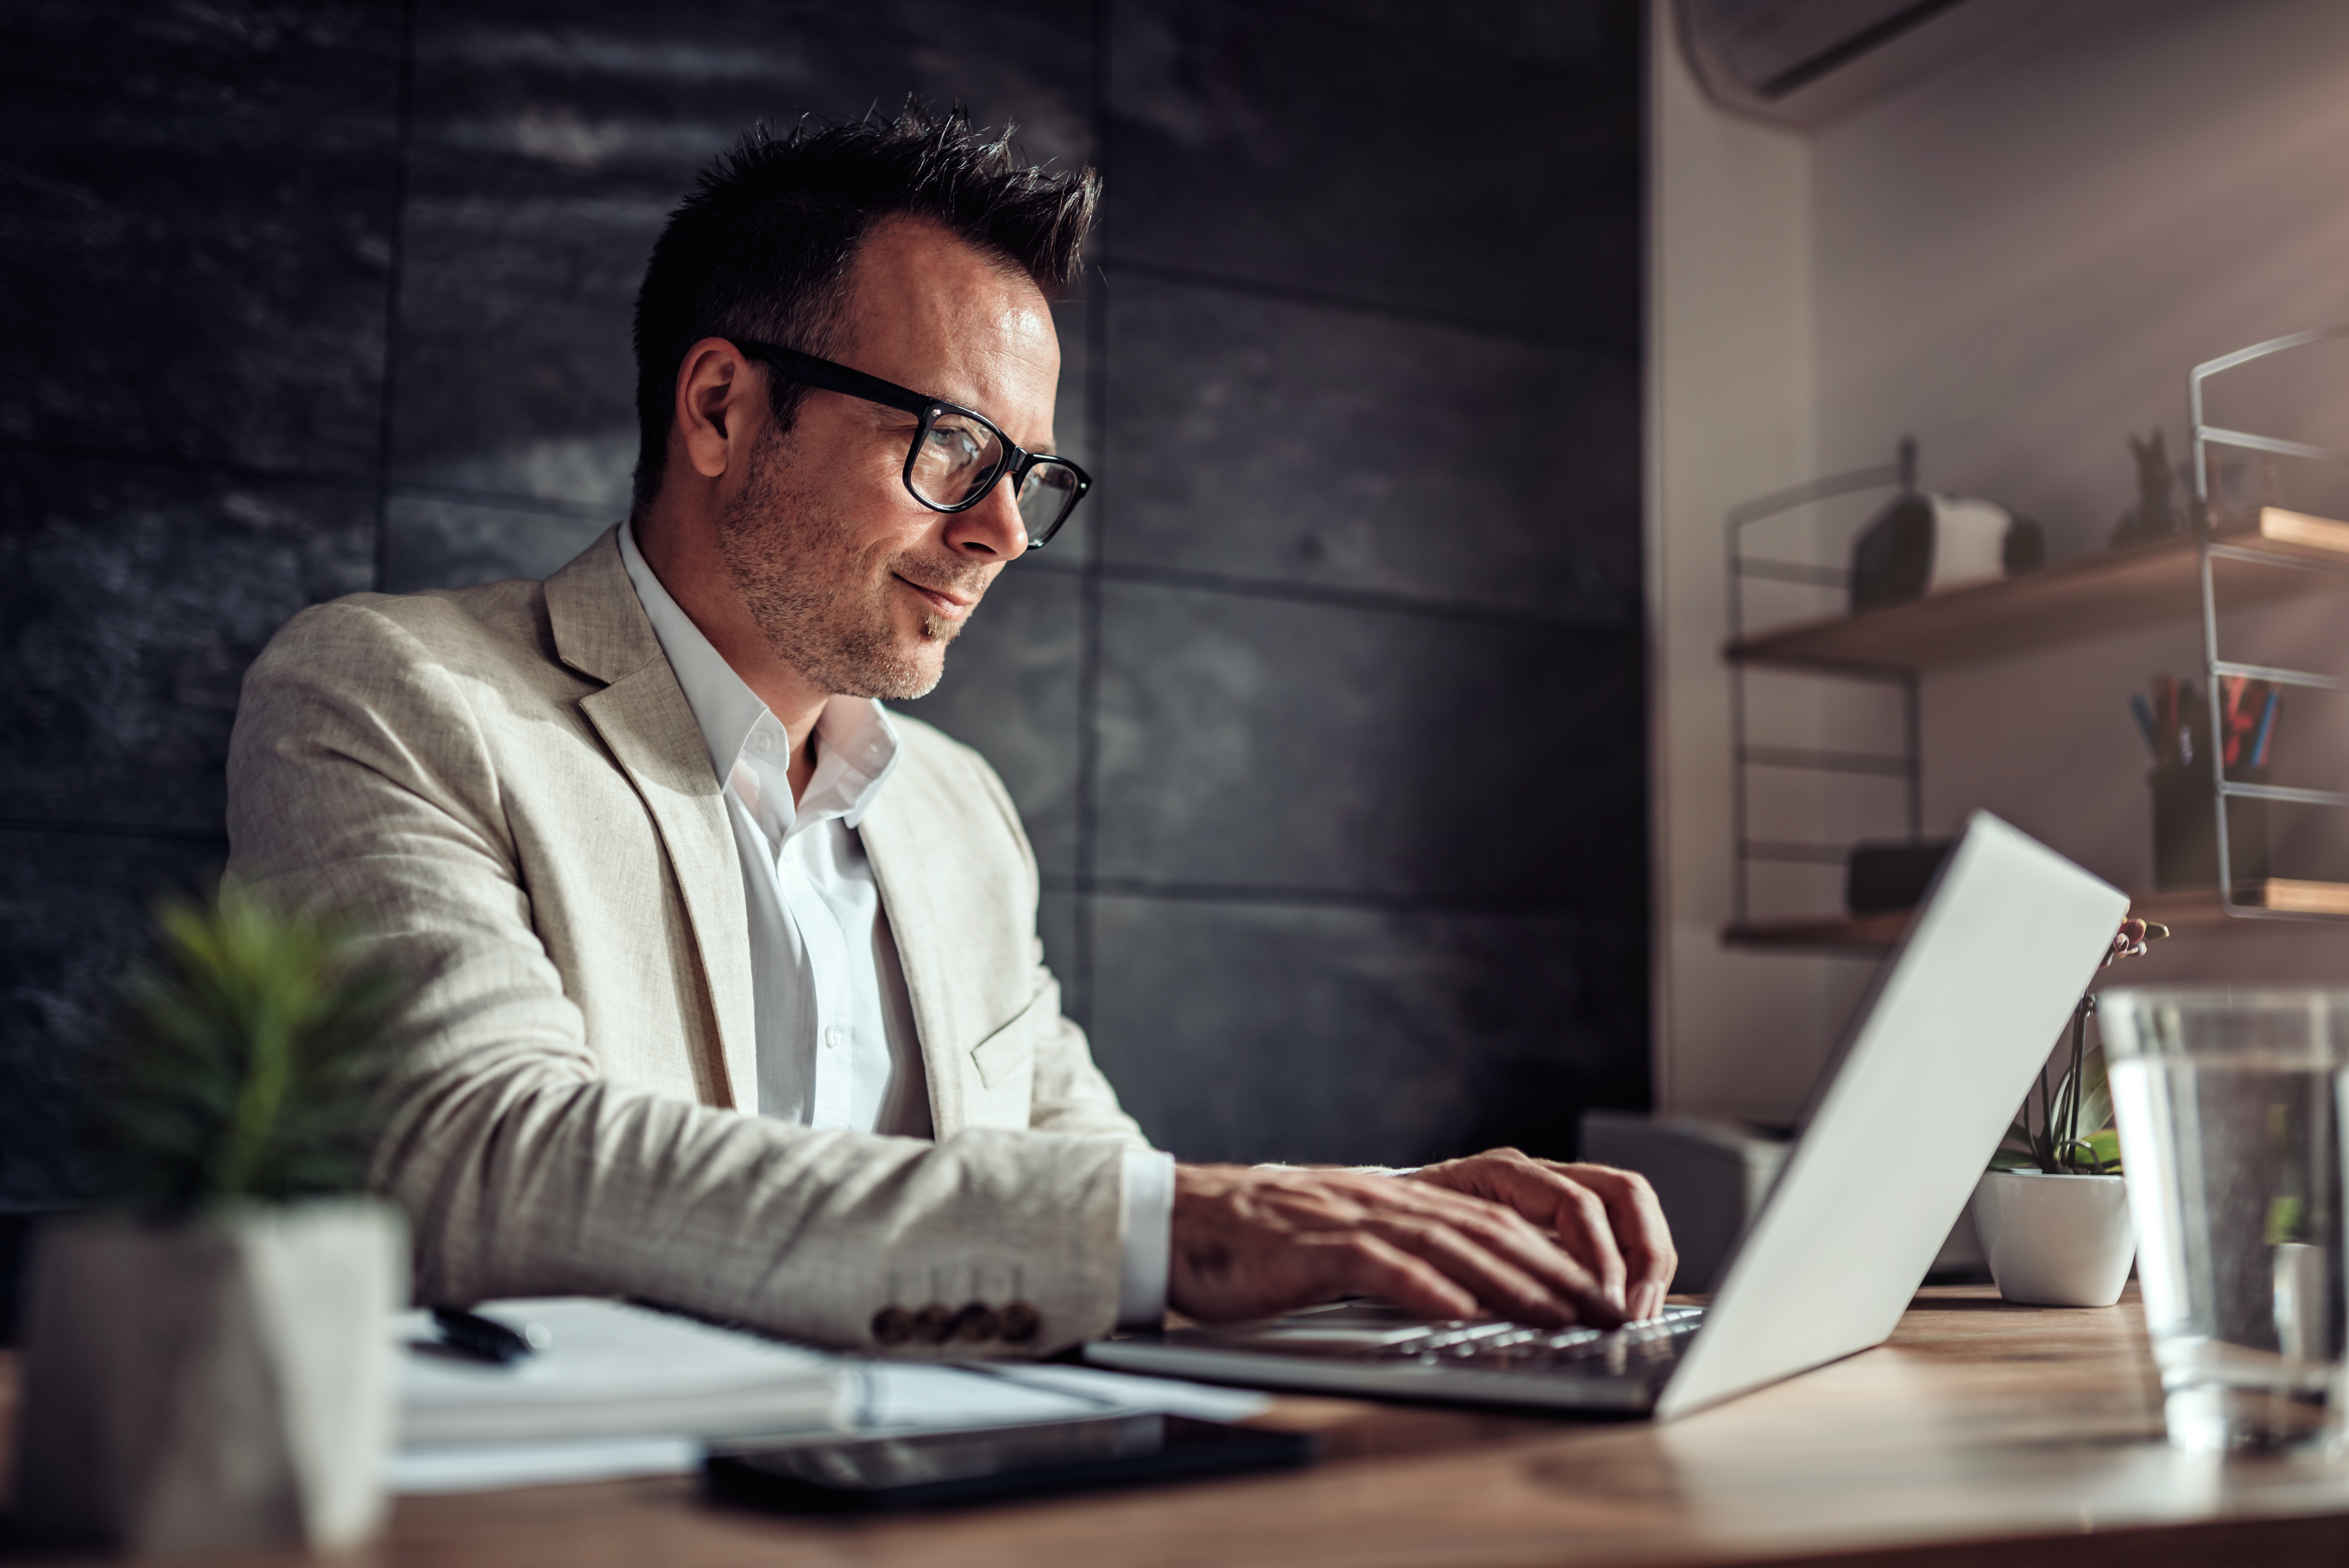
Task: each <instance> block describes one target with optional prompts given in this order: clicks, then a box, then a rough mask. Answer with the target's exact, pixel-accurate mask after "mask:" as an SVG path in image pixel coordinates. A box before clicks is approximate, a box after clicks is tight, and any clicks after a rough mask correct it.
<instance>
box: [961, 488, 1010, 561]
mask: <svg viewBox="0 0 2349 1568" xmlns="http://www.w3.org/2000/svg"><path fill="white" fill-rule="evenodd" d="M947 545H948V546H949V547H950V548H952V549H953V550H954V551H955V552H957V554H961V555H975V556H978V557H981V558H992V559H995V560H998V561H1015V560H1017V559H1019V557H1020V556H1022V555H1024V554H1026V553H1027V552H1028V525H1027V522H1026V521H1024V520H1023V519H1022V518H1021V517H1020V515H1019V496H1018V494H1017V493H1016V492H1015V491H1014V490H1013V489H1012V487H1011V478H1010V476H1009V475H1008V474H1007V475H1005V476H1004V477H1003V478H1002V479H999V480H996V481H995V483H994V485H993V486H992V487H991V488H989V489H988V492H987V496H986V499H985V500H981V501H980V502H979V503H978V505H977V506H975V507H972V508H971V509H970V510H969V511H958V512H955V513H953V514H951V515H950V516H949V517H948V518H947Z"/></svg>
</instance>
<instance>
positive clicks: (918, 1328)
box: [914, 1301, 955, 1345]
mask: <svg viewBox="0 0 2349 1568" xmlns="http://www.w3.org/2000/svg"><path fill="white" fill-rule="evenodd" d="M954 1322H955V1315H954V1313H953V1312H952V1311H951V1310H950V1309H949V1308H948V1307H947V1305H946V1304H945V1303H944V1302H937V1301H934V1302H932V1303H930V1305H927V1306H926V1307H924V1308H922V1310H921V1311H919V1312H917V1313H916V1314H914V1332H915V1333H916V1334H917V1335H919V1336H921V1337H922V1339H923V1340H924V1341H925V1342H926V1343H927V1344H931V1345H944V1344H945V1343H946V1342H947V1335H949V1334H952V1333H953V1332H954Z"/></svg>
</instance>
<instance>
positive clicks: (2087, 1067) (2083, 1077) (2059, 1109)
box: [1990, 933, 2166, 1176]
mask: <svg viewBox="0 0 2349 1568" xmlns="http://www.w3.org/2000/svg"><path fill="white" fill-rule="evenodd" d="M2165 934H2166V933H2165ZM2095 1010H2096V999H2095V997H2094V996H2083V997H2081V998H2080V1005H2079V1006H2078V1007H2076V1008H2075V1009H2074V1010H2073V1013H2072V1060H2071V1063H2070V1065H2069V1066H2068V1067H2066V1068H2064V1075H2063V1076H2062V1077H2061V1078H2057V1079H2056V1080H2055V1087H2054V1088H2053V1089H2052V1090H2051V1089H2050V1088H2048V1087H2047V1075H2046V1074H2045V1073H2044V1072H2043V1073H2041V1074H2040V1075H2039V1083H2038V1086H2037V1087H2038V1091H2039V1092H2038V1096H2037V1099H2038V1109H2039V1119H2038V1122H2037V1124H2036V1125H2035V1126H2034V1125H2033V1121H2032V1116H2031V1111H2032V1102H2031V1100H2029V1099H2025V1100H2024V1101H2023V1109H2022V1110H2021V1111H2019V1112H2017V1113H2016V1116H2015V1119H2014V1125H2013V1126H2012V1127H2010V1128H2008V1129H2007V1130H2006V1137H2005V1138H2004V1140H2002V1141H2001V1142H2000V1144H1999V1146H1998V1152H1997V1153H1996V1154H1994V1155H1992V1157H1991V1162H1990V1168H1991V1169H1992V1170H1993V1171H2042V1172H2044V1173H2045V1174H2047V1175H2049V1176H2116V1175H2118V1174H2119V1173H2120V1169H2121V1140H2120V1134H2119V1133H2118V1132H2116V1131H2115V1130H2114V1129H2113V1095H2112V1088H2111V1086H2110V1085H2109V1084H2108V1083H2107V1082H2106V1078H2105V1058H2104V1053H2103V1052H2101V1051H2091V1050H2089V1049H2088V1048H2087V1035H2088V1015H2089V1014H2091V1013H2093V1012H2095Z"/></svg>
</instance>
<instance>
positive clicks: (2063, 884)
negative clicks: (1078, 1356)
mask: <svg viewBox="0 0 2349 1568" xmlns="http://www.w3.org/2000/svg"><path fill="white" fill-rule="evenodd" d="M2127 913H2128V897H2127V894H2125V893H2123V892H2120V891H2119V890H2117V889H2116V888H2113V887H2111V886H2109V885H2107V884H2106V883H2105V882H2101V881H2099V880H2097V879H2096V878H2095V877H2093V876H2091V875H2089V874H2088V873H2087V872H2085V871H2082V870H2081V869H2080V868H2079V867H2077V866H2075V865H2074V864H2073V863H2072V862H2071V861H2067V860H2065V859H2064V857H2063V856H2061V855H2058V854H2056V853H2055V852H2054V851H2052V850H2050V849H2048V848H2046V847H2045V846H2044V845H2042V844H2040V843H2037V842H2036V841H2033V840H2032V839H2030V838H2028V837H2026V836H2025V835H2024V834H2023V833H2022V832H2020V831H2018V830H2015V829H2014V828H2013V827H2011V826H2009V825H2008V824H2007V823H2005V822H2002V821H2001V820H1999V819H1997V818H1996V817H1993V816H1992V815H1990V814H1989V813H1988V812H1986V811H1977V812H1975V813H1974V814H1973V816H1972V817H1971V819H1970V820H1968V821H1967V823H1966V828H1965V831H1964V833H1963V834H1962V835H1961V838H1960V839H1959V841H1958V842H1957V844H1956V846H1955V847H1954V849H1953V850H1952V851H1951V854H1950V856H1949V858H1948V860H1947V861H1944V862H1943V864H1942V867H1941V870H1940V874H1939V875H1938V876H1937V877H1936V878H1935V880H1934V882H1933V885H1932V887H1931V888H1930V890H1929V891H1928V892H1927V894H1926V897H1925V902H1924V903H1923V905H1922V906H1921V907H1920V909H1919V911H1918V913H1917V916H1916V918H1915V919H1914V920H1912V921H1911V922H1910V923H1909V929H1908V932H1907V934H1905V935H1904V936H1903V937H1902V939H1901V941H1900V943H1899V946H1898V947H1897V948H1895V950H1894V951H1893V954H1892V956H1891V957H1890V958H1889V960H1887V961H1886V963H1885V965H1883V967H1882V968H1881V969H1880V970H1879V971H1878V974H1877V976H1876V982H1875V984H1874V985H1873V986H1872V987H1871V988H1870V990H1869V992H1868V995H1867V996H1866V997H1865V998H1864V999H1863V1000H1862V1002H1861V1003H1860V1005H1859V1006H1858V1008H1857V1010H1856V1011H1855V1012H1854V1014H1853V1016H1852V1021H1851V1023H1850V1024H1849V1025H1848V1026H1847V1027H1846V1029H1845V1032H1844V1037H1843V1040H1842V1043H1841V1046H1840V1048H1839V1049H1838V1051H1837V1054H1836V1056H1835V1057H1834V1059H1833V1060H1832V1061H1831V1062H1830V1064H1829V1066H1828V1068H1826V1070H1825V1071H1823V1072H1822V1073H1821V1074H1820V1078H1819V1086H1818V1088H1816V1090H1815V1091H1814V1094H1813V1097H1812V1100H1811V1104H1810V1106H1809V1108H1808V1109H1806V1111H1805V1112H1804V1115H1803V1118H1802V1120H1801V1123H1800V1125H1799V1130H1798V1131H1797V1133H1796V1135H1795V1142H1794V1145H1793V1147H1792V1148H1791V1149H1790V1150H1789V1151H1788V1153H1787V1157H1786V1162H1785V1166H1784V1167H1783V1168H1782V1170H1781V1171H1780V1173H1779V1176H1778V1179H1777V1181H1775V1183H1773V1185H1772V1186H1771V1189H1770V1192H1769V1196H1768V1197H1767V1199H1766V1200H1765V1201H1764V1202H1763V1204H1762V1206H1761V1208H1760V1209H1759V1210H1758V1211H1756V1212H1755V1214H1754V1220H1753V1222H1752V1223H1751V1224H1749V1225H1748V1226H1747V1227H1746V1229H1745V1232H1744V1235H1743V1236H1742V1237H1741V1238H1740V1239H1739V1242H1738V1243H1737V1247H1736V1249H1735V1251H1734V1252H1733V1254H1732V1256H1731V1258H1730V1262H1729V1265H1728V1268H1727V1270H1726V1272H1725V1273H1724V1274H1723V1277H1722V1283H1721V1285H1720V1288H1719V1289H1718V1290H1717V1291H1716V1292H1715V1293H1714V1294H1713V1302H1712V1305H1710V1306H1706V1307H1685V1306H1682V1307H1669V1308H1667V1309H1666V1311H1665V1313H1664V1315H1662V1316H1661V1317H1657V1318H1652V1319H1649V1320H1647V1321H1645V1322H1641V1323H1636V1324H1630V1325H1627V1326H1624V1327H1621V1328H1619V1329H1614V1330H1611V1331H1600V1330H1597V1329H1590V1328H1574V1329H1567V1330H1563V1331H1561V1330H1557V1329H1548V1328H1539V1327H1534V1326H1526V1325H1520V1324H1509V1323H1485V1322H1475V1321H1466V1320H1461V1321H1453V1322H1428V1321H1426V1320H1424V1319H1419V1318H1414V1317H1412V1316H1410V1315H1407V1314H1405V1313H1403V1312H1402V1311H1400V1310H1399V1309H1397V1308H1394V1307H1392V1306H1388V1305H1381V1304H1380V1303H1376V1302H1340V1303H1337V1304H1334V1305H1328V1306H1320V1307H1315V1308H1311V1309H1309V1310H1307V1311H1303V1312H1297V1313H1291V1314H1289V1315H1287V1316H1284V1317H1278V1318H1271V1319H1267V1320H1264V1321H1261V1322H1257V1323H1246V1324H1234V1325H1225V1326H1216V1327H1199V1328H1178V1329H1173V1330H1169V1331H1167V1332H1164V1333H1162V1334H1145V1335H1135V1336H1123V1337H1120V1338H1116V1339H1108V1340H1101V1341H1097V1342H1096V1343H1093V1344H1092V1345H1088V1346H1086V1347H1085V1357H1086V1359H1088V1360H1090V1361H1092V1362H1094V1363H1096V1364H1098V1365H1101V1366H1103V1367H1116V1368H1118V1369H1120V1370H1122V1371H1129V1372H1155V1373H1163V1374H1167V1375H1171V1376H1174V1377H1192V1378H1199V1379H1204V1380H1206V1381H1209V1382H1225V1383H1239V1384H1246V1385H1249V1386H1252V1387H1267V1388H1294V1389H1302V1390H1309V1391H1312V1392H1317V1393H1335V1394H1353V1395H1363V1396H1368V1397H1371V1398H1414V1399H1436V1400H1444V1401H1453V1402H1468V1403H1475V1404H1486V1405H1516V1406H1530V1407H1536V1408H1544V1409H1551V1410H1561V1411H1582V1412H1588V1413H1590V1414H1611V1415H1619V1416H1652V1417H1655V1418H1660V1419H1668V1418H1671V1417H1674V1416H1679V1415H1683V1414H1686V1413H1687V1412H1689V1411H1691V1410H1696V1409H1702V1408H1704V1407H1705V1406H1708V1405H1713V1404H1717V1403H1719V1402H1720V1401H1722V1400H1723V1399H1728V1398H1734V1397H1735V1396H1737V1395H1739V1394H1743V1393H1746V1392H1748V1391H1750V1390H1752V1389H1754V1388H1759V1387H1763V1386H1764V1385H1765V1384H1769V1383H1775V1382H1777V1381H1779V1380H1780V1379H1782V1378H1786V1377H1793V1376H1795V1374H1796V1373H1799V1372H1806V1371H1808V1370H1810V1369H1811V1368H1812V1367H1818V1366H1822V1365H1824V1364H1825V1363H1826V1362H1829V1361H1834V1360H1837V1359H1839V1358H1841V1357H1846V1356H1850V1355H1853V1354H1855V1353H1857V1352H1858V1351H1862V1350H1866V1349H1868V1348H1869V1347H1870V1346H1876V1345H1880V1344H1882V1343H1883V1342H1884V1340H1885V1338H1886V1337H1887V1336H1889V1335H1890V1334H1891V1332H1892V1329H1893V1326H1895V1325H1896V1324H1898V1323H1899V1320H1900V1315H1901V1313H1902V1312H1904V1311H1905V1310H1907V1308H1908V1305H1909V1300H1910V1298H1911V1297H1913V1296H1914V1295H1916V1291H1917V1287H1918V1285H1919V1284H1922V1283H1923V1281H1924V1278H1925V1273H1926V1271H1927V1270H1928V1269H1929V1268H1930V1267H1931V1266H1932V1262H1933V1257H1934V1254H1935V1253H1937V1252H1938V1251H1939V1250H1940V1244H1941V1241H1942V1238H1943V1237H1944V1236H1946V1235H1947V1234H1948V1233H1949V1231H1950V1227H1951V1225H1952V1224H1954V1223H1956V1222H1957V1219H1958V1216H1959V1214H1960V1213H1961V1212H1963V1210H1964V1208H1965V1205H1966V1201H1967V1199H1968V1198H1969V1197H1970V1196H1971V1194H1972V1192H1973V1189H1974V1182H1975V1181H1976V1179H1977V1178H1978V1177H1979V1176H1980V1175H1981V1174H1982V1168H1983V1167H1984V1166H1985V1165H1986V1164H1987V1163H1988V1162H1989V1160H1990V1157H1991V1154H1992V1150H1995V1149H1996V1148H1997V1147H1998V1143H1999V1140H2000V1139H2001V1137H2002V1136H2003V1135H2004V1133H2005V1131H2006V1128H2007V1125H2008V1123H2009V1122H2011V1121H2012V1120H2013V1117H2014V1109H2015V1107H2016V1106H2018V1105H2020V1104H2021V1103H2022V1102H2023V1095H2024V1093H2025V1091H2026V1090H2027V1089H2028V1088H2029V1087H2030V1085H2031V1083H2032V1080H2033V1078H2034V1077H2035V1076H2036V1075H2037V1073H2038V1072H2039V1071H2040V1069H2041V1068H2042V1067H2043V1066H2044V1064H2045V1062H2046V1060H2047V1056H2048V1052H2049V1050H2050V1048H2051V1047H2053V1046H2054V1043H2055V1041H2056V1040H2057V1038H2058V1037H2060V1036H2061V1034H2062V1032H2063V1030H2064V1026H2065V1025H2066V1024H2067V1023H2068V1022H2069V1020H2070V1018H2071V1015H2072V1009H2073V1007H2074V1006H2076V1005H2077V1003H2078V1002H2079V999H2080V994H2081V992H2083V991H2084V990H2085V989H2086V988H2087V985H2088V983H2089V981H2090V980H2091V979H2093V978H2094V977H2095V973H2096V968H2097V965H2100V964H2101V963H2102V962H2103V961H2104V957H2105V954H2106V950H2107V949H2108V947H2109V946H2110V944H2111V942H2112V937H2113V933H2114V931H2115V930H2116V928H2117V927H2118V926H2119V924H2120V923H2121V921H2122V920H2123V919H2124V918H2125V917H2126V916H2127Z"/></svg>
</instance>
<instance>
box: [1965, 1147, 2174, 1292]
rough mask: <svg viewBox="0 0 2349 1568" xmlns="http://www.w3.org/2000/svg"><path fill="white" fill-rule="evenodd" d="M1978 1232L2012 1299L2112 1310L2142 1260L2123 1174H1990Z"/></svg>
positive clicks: (1977, 1207) (1978, 1206)
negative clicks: (2133, 1265) (2132, 1269)
mask: <svg viewBox="0 0 2349 1568" xmlns="http://www.w3.org/2000/svg"><path fill="white" fill-rule="evenodd" d="M1973 1209H1974V1229H1975V1230H1976V1231H1977V1232H1979V1233H1981V1235H1982V1252H1983V1253H1984V1254H1985V1255H1986V1256H1987V1257H1988V1258H1989V1259H1990V1272H1991V1277H1992V1279H1995V1280H1996V1281H1998V1291H1999V1294H2000V1295H2003V1296H2004V1297H2006V1299H2007V1300H2009V1301H2019V1302H2028V1303H2030V1304H2031V1305H2034V1306H2110V1305H2113V1303H2115V1302H2116V1301H2118V1300H2120V1298H2121V1287H2122V1286H2123V1285H2125V1284H2127V1283H2128V1273H2129V1264H2131V1263H2133V1262H2134V1261H2136V1258H2137V1230H2136V1227H2135V1226H2134V1225H2132V1224H2131V1223H2130V1221H2129V1206H2128V1185H2127V1182H2126V1181H2123V1180H2122V1179H2121V1178H2120V1177H2118V1176H2049V1175H2047V1174H2045V1173H2044V1172H2042V1171H1984V1172H1983V1173H1982V1181H1980V1182H1978V1183H1977V1184H1976V1185H1975V1187H1974V1204H1973Z"/></svg>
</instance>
